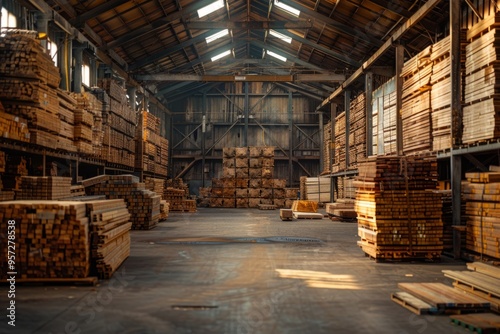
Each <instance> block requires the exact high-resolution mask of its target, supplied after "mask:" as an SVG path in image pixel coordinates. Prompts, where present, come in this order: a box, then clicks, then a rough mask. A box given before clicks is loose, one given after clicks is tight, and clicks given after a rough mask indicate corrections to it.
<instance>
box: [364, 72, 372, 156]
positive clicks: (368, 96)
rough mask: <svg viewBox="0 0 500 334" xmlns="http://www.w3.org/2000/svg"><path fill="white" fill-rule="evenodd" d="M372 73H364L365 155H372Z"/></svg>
mask: <svg viewBox="0 0 500 334" xmlns="http://www.w3.org/2000/svg"><path fill="white" fill-rule="evenodd" d="M372 98H373V73H372V72H367V73H366V74H365V114H366V125H365V126H366V156H367V157H369V156H371V155H373V105H372Z"/></svg>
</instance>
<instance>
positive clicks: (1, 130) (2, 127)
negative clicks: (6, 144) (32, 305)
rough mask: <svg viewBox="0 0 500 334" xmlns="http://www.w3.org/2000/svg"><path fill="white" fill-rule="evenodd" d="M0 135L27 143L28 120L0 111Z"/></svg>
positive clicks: (28, 135)
mask: <svg viewBox="0 0 500 334" xmlns="http://www.w3.org/2000/svg"><path fill="white" fill-rule="evenodd" d="M0 136H1V137H2V138H9V139H13V140H18V141H23V142H28V143H29V142H30V132H29V130H28V121H27V120H26V119H24V118H22V117H19V116H16V115H11V114H7V113H5V112H2V111H0Z"/></svg>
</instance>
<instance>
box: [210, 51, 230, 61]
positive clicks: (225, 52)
mask: <svg viewBox="0 0 500 334" xmlns="http://www.w3.org/2000/svg"><path fill="white" fill-rule="evenodd" d="M230 53H231V50H227V51H224V52H222V53H219V54H218V55H217V56H213V57H212V61H216V60H219V59H221V58H222V57H225V56H227V55H229V54H230Z"/></svg>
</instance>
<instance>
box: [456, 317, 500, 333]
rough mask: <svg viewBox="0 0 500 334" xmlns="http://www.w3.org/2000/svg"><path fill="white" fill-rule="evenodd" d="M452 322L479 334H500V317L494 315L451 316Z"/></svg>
mask: <svg viewBox="0 0 500 334" xmlns="http://www.w3.org/2000/svg"><path fill="white" fill-rule="evenodd" d="M450 319H451V321H452V322H453V323H454V324H455V325H458V326H461V327H465V328H467V329H468V330H470V331H472V332H477V333H478V334H488V333H500V316H499V315H496V314H493V313H477V314H459V315H451V316H450Z"/></svg>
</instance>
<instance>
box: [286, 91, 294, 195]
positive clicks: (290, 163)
mask: <svg viewBox="0 0 500 334" xmlns="http://www.w3.org/2000/svg"><path fill="white" fill-rule="evenodd" d="M287 112H288V180H287V186H288V187H292V180H293V160H292V157H293V94H292V92H291V91H288V103H287Z"/></svg>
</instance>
